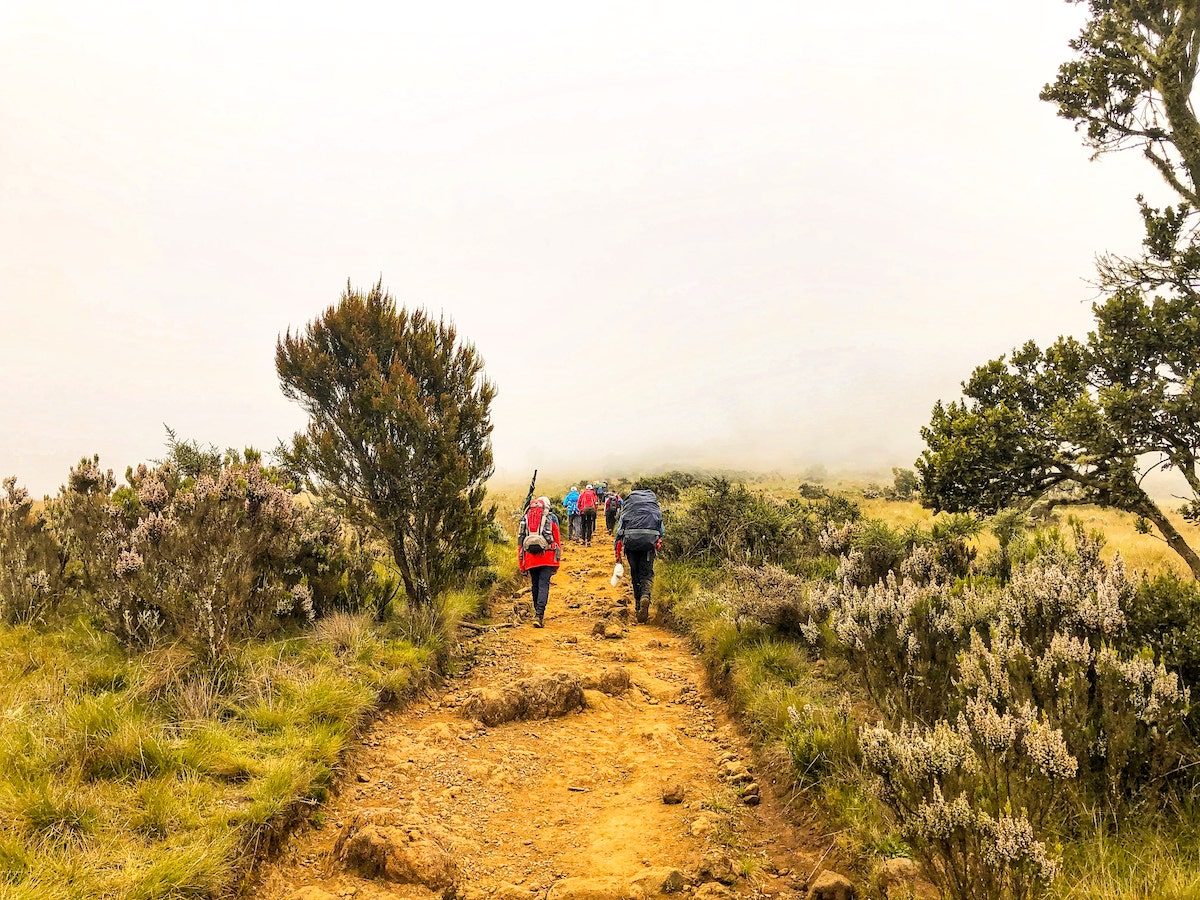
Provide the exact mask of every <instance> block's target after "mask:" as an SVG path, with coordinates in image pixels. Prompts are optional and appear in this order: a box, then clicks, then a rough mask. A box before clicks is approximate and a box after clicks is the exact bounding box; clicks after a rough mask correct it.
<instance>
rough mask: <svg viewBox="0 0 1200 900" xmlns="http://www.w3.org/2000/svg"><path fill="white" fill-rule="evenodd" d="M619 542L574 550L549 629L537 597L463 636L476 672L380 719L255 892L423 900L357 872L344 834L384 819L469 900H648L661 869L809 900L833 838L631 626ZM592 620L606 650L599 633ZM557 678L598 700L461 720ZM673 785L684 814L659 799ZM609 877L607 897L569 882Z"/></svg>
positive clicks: (676, 655)
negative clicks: (484, 696) (495, 697)
mask: <svg viewBox="0 0 1200 900" xmlns="http://www.w3.org/2000/svg"><path fill="white" fill-rule="evenodd" d="M610 540H611V539H610V538H609V537H608V536H607V535H606V534H604V533H603V530H602V529H601V530H600V533H598V534H597V539H596V541H595V543H594V545H593V546H592V547H590V548H584V547H582V546H580V545H578V544H573V543H569V544H567V547H566V550H565V553H564V560H563V565H562V567H561V568H560V569H559V572H558V574H557V575H556V576H555V578H554V581H553V583H552V586H551V591H550V603H549V607H548V609H547V613H546V627H545V628H544V629H538V628H534V627H532V624H531V623H532V618H531V616H532V608H531V605H530V603H529V594H528V591H527V590H526V591H525V592H524V593H523V594H522V595H521V596H519V597H518V598H517V599H516V600H515V601H514V602H513V608H512V612H511V614H510V613H509V612H508V610H507V609H503V608H501V609H498V610H497V611H496V612H497V621H498V622H504V621H520V623H521V624H519V625H518V626H517V627H514V628H503V629H499V630H497V631H495V632H491V633H487V634H484V635H482V636H480V637H477V638H471V639H469V640H471V641H472V642H473V643H474V644H475V645H476V647H477V648H478V649H477V655H476V663H475V664H474V665H473V666H472V667H471V668H470V669H469V670H468V671H467V672H466V673H465V674H464V675H462V676H460V677H458V678H451V679H450V680H448V681H447V682H446V683H445V684H443V685H442V687H441V688H440V689H439V691H438V694H437V696H435V697H433V698H431V699H428V700H426V701H422V702H419V703H417V704H416V705H413V706H410V707H409V708H407V709H405V710H403V711H401V712H398V713H395V714H393V715H390V716H387V717H385V718H383V719H381V720H380V721H379V722H378V723H376V725H375V726H374V728H373V729H372V730H371V731H370V732H369V733H368V734H367V735H366V736H365V738H364V740H363V742H362V747H361V749H360V750H359V751H358V752H357V753H356V754H355V757H354V758H353V759H352V761H351V772H350V774H349V776H348V778H347V779H346V786H345V788H344V789H343V791H342V792H341V794H340V795H339V796H337V797H335V798H334V799H333V800H331V801H330V803H329V806H328V808H327V810H326V811H325V814H324V817H323V825H322V827H320V828H316V829H311V830H307V831H305V832H303V833H301V834H298V835H296V836H295V837H293V838H292V839H291V841H290V842H289V844H288V845H287V846H286V847H285V848H284V850H283V852H281V853H280V854H279V856H278V858H277V859H276V860H275V861H274V862H273V863H272V864H270V865H268V866H267V867H266V868H265V870H264V871H263V872H262V874H261V877H260V881H259V884H258V886H257V887H256V889H255V890H254V891H253V893H254V896H256V897H265V898H272V900H273V898H293V897H294V898H297V900H299V898H305V900H326V898H328V897H329V896H330V895H332V896H333V897H355V898H359V900H371V898H375V897H381V898H382V897H426V898H427V897H429V896H430V892H429V891H428V890H427V889H426V888H423V887H415V886H412V885H408V884H400V883H396V880H395V879H396V877H397V876H396V875H395V873H394V872H393V873H390V874H386V875H385V877H378V876H380V875H381V874H384V873H381V872H379V871H376V872H374V874H375V875H376V876H377V877H375V878H367V877H362V868H361V866H360V867H359V869H358V871H355V870H354V868H353V867H352V865H350V864H349V863H348V862H347V860H346V858H345V852H344V848H343V847H342V846H341V845H339V839H341V840H342V841H343V842H344V841H345V838H346V836H347V835H349V834H350V833H351V831H352V830H353V829H354V828H355V827H356V826H362V824H363V819H364V816H366V817H370V816H372V815H375V814H377V813H378V814H380V815H382V816H383V818H381V819H380V821H381V822H383V823H384V824H393V825H394V824H396V821H395V817H396V816H400V817H402V819H403V821H404V822H405V823H413V822H417V823H420V824H419V825H418V826H416V827H415V828H410V829H409V831H408V833H409V835H410V838H411V839H413V840H416V839H417V838H418V837H420V836H421V835H424V836H425V837H430V838H431V839H432V840H434V841H435V842H436V844H437V846H438V847H441V848H443V849H444V850H445V851H447V855H448V856H449V857H450V858H452V859H453V864H454V869H455V874H454V876H453V877H454V883H453V890H454V892H455V893H456V894H457V895H458V896H459V897H462V898H465V900H485V898H490V897H497V898H499V900H522V898H542V897H545V896H546V894H547V892H548V891H549V892H550V894H551V898H552V900H554V898H557V897H564V898H565V897H584V896H588V897H605V896H611V897H623V896H638V890H636V889H635V890H633V891H632V893H630V892H629V889H628V884H629V881H630V879H631V878H633V877H634V876H638V875H639V873H642V874H643V875H645V873H647V872H659V871H660V870H661V868H662V867H673V868H675V869H677V870H679V872H680V873H681V874H682V875H683V876H684V880H685V884H684V887H683V888H682V891H683V892H684V893H695V894H696V896H697V897H700V896H704V897H716V896H728V894H726V893H723V890H722V888H720V887H719V886H718V885H717V884H716V882H721V881H724V882H726V883H727V884H728V885H729V887H728V890H730V891H732V892H733V893H735V894H737V895H740V896H763V895H780V894H782V895H791V894H792V893H797V894H798V893H800V892H801V891H802V890H803V888H804V886H805V882H806V880H807V879H808V878H809V877H810V876H811V875H812V874H813V870H814V869H815V868H816V867H817V866H818V864H819V862H820V859H821V856H822V854H823V852H824V850H825V848H826V847H827V846H828V844H829V840H828V839H826V840H824V841H822V840H820V839H819V836H818V835H816V834H814V833H810V832H807V831H805V830H804V829H802V828H800V827H796V826H793V825H791V824H789V823H788V820H787V817H786V816H785V814H784V812H783V809H782V804H781V801H780V798H778V797H777V796H776V795H775V794H774V792H773V791H772V789H771V787H770V785H768V784H766V783H765V782H764V783H762V784H761V786H760V787H759V788H758V789H757V790H758V793H759V796H760V797H761V802H760V803H755V800H754V797H753V794H754V793H755V790H756V789H755V788H754V787H752V786H751V782H758V781H759V779H758V778H757V777H756V776H755V775H754V772H755V768H754V766H753V764H752V759H751V755H750V750H749V746H748V744H747V742H746V740H745V738H744V736H743V735H742V734H741V733H740V732H739V730H738V729H737V727H736V726H735V724H734V723H733V722H732V721H731V720H730V719H729V718H728V716H727V714H726V713H725V712H724V709H723V705H722V703H721V702H720V701H719V700H717V699H716V698H714V697H713V695H712V693H711V691H710V690H709V688H708V686H707V679H706V676H705V673H704V671H703V668H702V666H701V664H700V663H699V661H698V660H697V659H696V658H695V657H694V656H693V655H692V653H691V652H690V650H689V648H688V646H687V642H686V640H685V639H684V638H682V637H680V636H678V635H676V634H674V633H673V632H671V631H669V630H667V629H665V628H662V627H659V626H658V625H656V624H655V623H654V619H653V618H652V619H651V622H650V624H649V625H633V623H632V617H631V616H629V617H626V612H627V611H631V610H632V600H631V599H630V590H629V578H628V575H626V577H625V578H624V579H623V580H622V582H621V583H620V584H619V585H618V586H617V587H613V586H611V585H610V584H609V576H610V575H611V573H612V563H613V559H612V548H611V545H610V543H609V541H610ZM623 603H624V604H627V605H622V604H623ZM598 622H603V623H605V624H607V627H608V634H609V636H608V637H604V636H601V635H598V634H594V633H593V631H594V628H596V627H597V623H598ZM618 635H619V636H618ZM563 672H566V673H578V675H579V676H580V678H581V679H582V684H583V686H584V687H586V688H589V689H587V690H585V691H584V693H583V698H584V703H585V707H584V708H583V709H576V710H575V711H572V712H569V713H568V714H566V715H563V716H561V717H556V718H541V719H536V720H534V719H527V720H516V721H510V722H507V723H505V724H499V725H495V726H493V727H487V726H485V725H483V724H481V723H480V722H479V721H473V720H472V719H471V718H468V717H467V716H466V715H465V713H464V710H466V709H469V708H470V701H471V698H472V697H473V696H476V692H478V691H479V690H484V691H487V690H491V691H493V692H494V691H496V690H497V689H500V688H503V687H504V686H506V685H509V684H511V683H513V682H515V681H517V680H518V679H523V678H527V677H530V676H537V675H546V674H554V673H563ZM606 673H607V674H606ZM625 675H627V676H628V682H627V684H628V687H627V688H625V689H624V690H622V688H623V687H624V686H625V684H626V682H625ZM572 677H574V676H573V675H572ZM595 688H600V689H595ZM606 691H607V693H606ZM743 765H744V766H746V767H748V769H749V774H748V775H747V774H744V773H743V772H742V771H741V770H740V766H743ZM672 786H675V787H677V788H681V789H682V794H683V798H682V802H680V803H672V804H668V803H664V798H663V795H664V790H665V789H667V788H669V787H672ZM748 796H749V797H750V799H749V802H747V797H748ZM751 804H755V805H751ZM388 816H390V817H391V819H388ZM404 827H405V828H408V824H405V826H404ZM412 846H414V847H416V846H417V845H416V844H414V845H412ZM339 851H340V852H339ZM424 864H427V865H434V863H424ZM730 870H732V871H730ZM368 874H370V872H368ZM733 876H737V877H733ZM604 877H607V878H608V880H609V882H608V888H604V885H600V886H599V887H598V886H597V884H592V883H587V884H583V883H581V882H577V881H567V880H566V879H579V878H591V879H596V878H604ZM431 882H432V886H433V887H435V888H439V891H440V889H441V888H440V886H439V885H438V884H437V883H436V879H432V880H431ZM581 884H582V887H580V885H581ZM614 885H616V886H618V887H614ZM619 885H625V887H619ZM698 886H699V887H698ZM659 887H661V886H659ZM601 888H603V889H601ZM552 889H553V890H552ZM589 891H590V892H591V893H589ZM597 891H598V893H597ZM649 892H650V893H653V890H650V891H649ZM645 893H646V891H643V892H642V895H645Z"/></svg>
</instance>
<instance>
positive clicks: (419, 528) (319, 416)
mask: <svg viewBox="0 0 1200 900" xmlns="http://www.w3.org/2000/svg"><path fill="white" fill-rule="evenodd" d="M275 368H276V371H277V372H278V374H279V380H280V384H281V385H282V388H283V393H284V395H285V396H286V397H288V398H289V399H291V400H295V401H296V402H297V403H299V404H300V405H301V406H302V407H303V408H304V410H305V412H306V413H307V414H308V416H309V423H308V428H307V430H306V431H305V432H303V433H301V434H297V435H296V436H295V437H294V439H293V441H292V445H291V447H290V448H287V447H285V448H283V449H282V454H281V455H282V457H283V461H284V467H285V468H288V469H290V470H291V471H293V472H296V473H299V474H302V475H303V476H304V477H305V478H306V480H307V482H308V483H309V485H310V486H311V487H313V488H314V489H315V490H319V491H322V492H323V493H324V494H325V495H326V496H328V497H329V498H330V499H331V500H332V501H333V502H334V503H335V505H336V506H337V507H338V508H339V509H340V510H341V511H342V512H343V514H344V515H346V516H347V518H349V519H350V520H351V521H352V522H354V523H356V524H358V525H360V526H362V527H365V528H369V529H371V530H373V531H374V532H375V533H377V534H378V535H379V536H380V537H382V538H383V539H384V540H385V541H386V542H387V544H388V546H389V547H390V548H391V550H392V553H393V555H394V556H395V559H396V565H397V567H398V568H399V570H400V576H401V579H402V580H403V583H404V590H405V593H406V595H407V597H408V601H409V603H410V604H411V605H413V606H417V607H427V606H430V605H431V604H432V602H433V599H434V598H435V597H436V596H437V595H438V594H439V593H441V592H442V591H444V590H446V589H447V588H449V587H451V586H452V585H453V584H454V583H455V582H456V581H458V580H460V579H461V578H462V576H463V575H464V573H466V572H468V571H470V570H471V569H472V568H474V567H475V566H478V565H480V564H482V563H483V562H484V561H485V560H486V553H485V551H486V547H487V535H488V531H489V528H490V526H491V523H492V517H493V513H492V510H491V509H485V508H484V495H485V486H484V485H485V482H486V481H487V479H488V477H490V476H491V474H492V470H493V467H492V444H491V433H492V423H491V412H490V409H491V403H492V399H493V398H494V397H495V393H496V389H495V387H494V386H493V385H492V383H491V382H489V381H488V380H487V379H486V378H485V377H484V374H483V361H482V359H481V358H480V356H479V353H478V351H476V349H475V347H474V346H473V345H471V344H469V343H466V342H462V341H459V339H458V334H457V331H456V330H455V328H454V326H453V325H452V324H450V323H448V322H446V321H445V320H444V319H439V320H437V321H435V320H433V319H432V318H431V317H430V316H429V315H428V314H427V313H425V312H424V311H422V310H414V311H410V310H407V309H403V308H400V309H397V307H396V304H395V301H394V300H393V299H392V297H391V295H390V294H388V293H386V292H385V291H384V290H383V285H382V282H379V283H377V284H376V285H375V286H374V287H373V288H371V290H370V291H369V292H367V293H366V294H363V293H362V292H360V291H355V290H353V289H352V288H351V287H350V285H349V284H347V286H346V290H345V292H344V293H343V294H342V298H341V301H340V302H339V303H338V304H337V305H336V306H331V307H329V308H328V309H327V310H326V311H325V313H324V314H323V315H322V316H321V317H319V318H317V319H315V320H313V321H312V322H310V323H309V324H308V325H307V326H306V327H305V328H304V329H303V331H300V332H297V333H296V334H294V335H293V334H292V332H291V330H290V329H289V330H288V332H287V334H286V335H285V336H283V337H281V338H280V339H279V341H278V343H277V345H276V349H275Z"/></svg>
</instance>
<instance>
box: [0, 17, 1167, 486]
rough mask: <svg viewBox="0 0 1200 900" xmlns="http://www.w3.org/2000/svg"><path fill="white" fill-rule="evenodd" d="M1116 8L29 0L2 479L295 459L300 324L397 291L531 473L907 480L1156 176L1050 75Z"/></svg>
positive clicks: (6, 170)
mask: <svg viewBox="0 0 1200 900" xmlns="http://www.w3.org/2000/svg"><path fill="white" fill-rule="evenodd" d="M1081 22H1082V12H1081V10H1080V9H1079V8H1078V7H1075V6H1072V5H1068V4H1066V3H1063V2H1058V0H1005V2H1003V3H984V2H965V0H910V2H907V3H895V2H894V0H860V2H857V3H853V4H849V3H847V4H842V3H829V2H820V3H818V2H813V0H787V2H777V3H767V2H760V3H756V2H744V0H743V2H721V3H704V2H697V0H686V2H646V0H639V2H608V3H603V4H581V3H564V2H561V0H560V2H554V3H536V4H535V3H522V2H513V3H506V4H499V3H477V4H476V3H450V2H448V3H410V2H393V3H383V2H379V3H370V4H355V3H342V4H309V3H297V2H291V3H286V4H285V3H279V4H264V3H247V2H241V0H239V2H228V3H226V2H204V3H162V2H146V3H128V2H123V0H110V2H106V3H93V2H77V3H59V2H54V0H0V313H2V316H0V337H2V342H0V379H2V381H0V384H2V390H0V421H2V422H3V427H2V428H0V474H16V475H18V476H19V478H20V479H21V481H22V482H23V483H25V484H27V485H28V486H29V488H30V490H31V491H33V492H34V493H35V495H40V494H42V493H46V492H53V491H55V490H56V489H57V488H58V486H59V485H60V484H61V483H62V482H63V481H64V480H65V476H66V472H67V469H68V467H69V466H70V465H71V464H72V462H74V461H76V460H78V458H79V457H80V456H81V455H83V454H85V453H86V454H91V453H94V452H98V453H100V454H101V459H102V463H103V464H105V465H106V466H111V467H113V468H114V469H116V470H117V471H118V472H123V471H124V468H125V466H126V465H128V464H130V463H137V462H139V461H142V460H146V459H151V458H155V457H158V456H160V455H161V454H162V452H163V439H164V431H163V424H164V423H166V424H169V425H171V426H172V427H173V428H175V429H176V431H177V432H178V433H179V434H180V435H181V436H184V437H188V438H196V439H199V440H201V441H202V442H211V443H213V444H216V445H218V446H220V447H226V446H244V445H246V444H252V445H255V446H258V447H261V448H271V447H273V446H274V445H275V444H276V442H277V440H278V439H279V438H281V437H286V436H288V435H290V434H291V433H292V432H293V431H295V430H296V429H298V428H300V427H302V425H303V417H302V415H301V413H300V411H299V409H298V408H297V407H295V406H294V405H292V404H289V403H288V402H287V401H286V400H284V398H283V396H282V394H281V393H280V390H279V386H278V381H277V379H276V376H275V373H274V359H273V357H274V349H275V341H276V339H277V337H278V335H279V334H280V333H281V332H282V331H284V330H286V329H287V328H288V327H293V328H296V327H300V326H303V325H304V324H305V323H306V322H308V321H309V320H310V319H312V318H313V317H314V316H316V315H318V314H320V313H321V311H322V310H323V309H324V308H325V307H327V306H328V305H329V304H331V303H333V302H335V301H336V300H337V298H338V296H339V294H340V292H341V291H342V289H343V287H344V286H345V284H346V281H347V279H349V280H350V281H351V282H353V284H355V285H356V286H362V287H364V288H365V287H367V286H369V285H370V284H371V283H373V282H374V281H375V280H376V279H378V278H380V277H382V279H383V283H384V285H385V287H387V288H388V289H389V290H390V291H391V292H392V293H393V295H394V296H395V297H396V298H397V300H398V301H399V302H400V303H401V304H406V305H413V306H418V305H419V306H424V307H427V308H429V309H431V310H433V311H440V312H442V313H444V314H445V315H447V316H448V317H451V318H452V319H453V320H454V321H455V322H456V323H457V325H458V328H459V331H460V333H461V334H462V335H464V336H466V337H467V338H469V339H470V340H472V341H473V342H474V343H475V344H476V345H477V346H478V348H479V349H480V351H481V353H482V355H483V357H484V360H485V363H486V367H487V371H488V373H489V375H490V377H491V378H492V379H493V380H494V381H495V383H496V384H497V386H498V388H499V396H498V398H497V400H496V403H495V406H494V408H493V411H494V422H495V436H494V437H495V453H496V460H497V463H498V464H499V466H500V467H501V469H502V470H507V471H510V472H512V473H514V474H517V473H522V472H524V471H525V470H526V469H528V468H531V467H533V466H535V465H537V466H540V467H542V469H543V470H547V469H548V470H551V471H561V472H567V473H571V474H573V473H576V472H580V471H597V472H598V473H599V470H600V469H601V468H602V467H607V468H608V469H610V470H611V471H608V472H605V473H602V474H616V472H617V471H618V470H620V471H626V470H627V469H628V468H629V467H636V466H640V465H647V466H650V465H654V466H657V465H679V466H686V465H689V464H696V463H705V462H723V463H726V464H729V465H734V466H739V467H743V468H745V467H761V466H775V467H783V468H786V469H791V470H795V469H799V468H803V467H804V466H807V465H810V464H814V463H818V462H819V463H823V464H825V465H827V466H830V467H838V466H842V465H850V466H855V467H887V466H891V465H911V463H912V460H913V459H914V457H915V456H916V455H917V454H918V453H919V451H920V449H921V447H922V443H921V440H920V435H919V429H920V427H921V425H923V424H925V423H926V422H927V421H928V418H929V412H930V409H931V407H932V405H933V403H934V402H935V401H936V400H937V399H939V398H944V399H947V400H948V399H952V398H955V397H957V396H958V393H959V383H960V382H961V381H962V380H963V379H964V378H966V377H967V376H968V375H969V373H970V370H971V368H972V367H973V366H975V365H977V364H979V363H982V362H984V361H985V360H986V359H988V358H991V357H994V356H996V355H998V354H1000V353H1003V352H1006V351H1007V350H1009V349H1011V348H1012V347H1013V346H1014V345H1016V344H1020V343H1022V342H1024V341H1025V340H1026V339H1029V338H1034V339H1037V340H1039V341H1043V342H1044V341H1046V340H1049V339H1052V338H1053V337H1054V336H1056V335H1058V334H1060V333H1073V334H1076V335H1079V336H1082V335H1083V334H1085V333H1086V331H1087V330H1088V328H1089V326H1090V323H1091V312H1090V306H1089V304H1090V302H1091V300H1092V299H1094V292H1093V290H1092V288H1090V287H1089V285H1088V284H1087V283H1086V279H1087V278H1088V277H1089V276H1090V274H1091V272H1092V267H1093V257H1094V254H1095V253H1096V252H1097V251H1101V250H1105V249H1112V250H1125V251H1129V250H1133V249H1136V247H1137V242H1138V234H1139V220H1138V216H1137V210H1136V206H1135V204H1134V196H1135V195H1136V194H1137V193H1138V192H1139V191H1146V192H1147V193H1149V194H1151V195H1152V196H1153V195H1155V193H1156V192H1158V191H1159V190H1160V189H1159V186H1158V184H1157V183H1156V182H1155V178H1156V176H1155V175H1154V174H1153V173H1152V172H1151V171H1150V170H1149V168H1148V167H1147V165H1146V164H1145V163H1144V162H1142V161H1140V160H1139V159H1137V158H1136V156H1129V155H1127V156H1126V158H1119V159H1106V160H1102V161H1099V162H1094V163H1093V162H1089V161H1088V151H1087V150H1086V149H1085V148H1084V147H1083V146H1081V144H1080V141H1079V138H1078V136H1077V135H1076V134H1075V133H1074V132H1073V131H1072V128H1071V125H1070V124H1069V123H1067V122H1066V121H1065V120H1061V119H1058V118H1057V117H1056V116H1055V112H1054V109H1053V108H1052V107H1050V106H1049V105H1047V104H1044V103H1041V102H1040V101H1039V100H1038V98H1037V95H1038V91H1039V90H1040V88H1041V87H1042V85H1043V84H1044V83H1045V82H1046V81H1048V80H1050V79H1052V78H1053V76H1054V73H1055V71H1056V69H1057V66H1058V64H1059V63H1060V62H1062V61H1063V60H1064V59H1066V58H1067V55H1068V53H1069V51H1068V49H1067V46H1066V44H1067V41H1068V40H1069V39H1070V38H1071V37H1072V36H1073V35H1074V34H1075V33H1076V32H1077V31H1078V28H1079V25H1080V24H1081ZM547 363H548V365H547Z"/></svg>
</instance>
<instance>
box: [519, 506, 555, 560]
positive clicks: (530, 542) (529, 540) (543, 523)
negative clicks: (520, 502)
mask: <svg viewBox="0 0 1200 900" xmlns="http://www.w3.org/2000/svg"><path fill="white" fill-rule="evenodd" d="M535 519H536V521H535ZM525 531H526V532H527V533H526V535H525V540H524V541H522V542H521V546H522V547H524V548H525V552H526V553H545V552H546V551H547V550H549V549H550V548H551V547H553V546H554V516H552V515H550V511H549V510H548V509H546V508H545V507H544V506H534V507H531V508H530V510H529V512H527V513H526V514H525Z"/></svg>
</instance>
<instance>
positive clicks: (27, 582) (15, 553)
mask: <svg viewBox="0 0 1200 900" xmlns="http://www.w3.org/2000/svg"><path fill="white" fill-rule="evenodd" d="M61 573H62V568H61V565H60V562H59V545H58V541H57V540H56V539H55V536H54V534H53V532H52V531H51V530H50V529H49V528H48V526H47V522H46V518H45V516H44V515H43V514H41V513H35V512H34V511H33V498H32V497H30V496H29V491H27V490H25V488H23V487H18V486H17V479H16V478H5V479H4V493H3V495H0V620H2V621H4V622H7V623H9V624H17V623H21V622H36V621H38V620H40V619H42V618H43V617H44V616H45V615H46V613H48V612H49V611H50V610H51V609H52V608H53V606H54V604H55V601H56V598H57V597H58V596H59V593H60V590H61V587H60V583H61V577H60V576H61Z"/></svg>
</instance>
